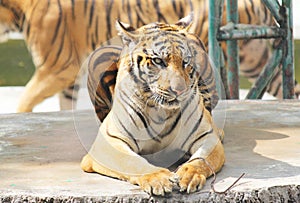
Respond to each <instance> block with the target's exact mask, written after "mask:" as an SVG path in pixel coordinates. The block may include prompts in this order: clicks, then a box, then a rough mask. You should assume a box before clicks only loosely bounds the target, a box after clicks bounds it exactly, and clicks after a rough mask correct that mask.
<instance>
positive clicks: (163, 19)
mask: <svg viewBox="0 0 300 203" xmlns="http://www.w3.org/2000/svg"><path fill="white" fill-rule="evenodd" d="M152 3H153V6H154V7H155V10H156V15H157V21H158V22H164V23H168V22H167V20H166V19H165V17H164V16H163V15H162V14H161V12H160V8H159V2H158V0H152Z"/></svg>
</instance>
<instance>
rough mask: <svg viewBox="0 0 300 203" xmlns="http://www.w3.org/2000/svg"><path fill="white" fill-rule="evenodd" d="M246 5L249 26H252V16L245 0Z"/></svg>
mask: <svg viewBox="0 0 300 203" xmlns="http://www.w3.org/2000/svg"><path fill="white" fill-rule="evenodd" d="M244 5H245V7H244V8H245V12H246V14H247V18H248V23H247V24H251V15H250V12H249V10H248V7H247V3H246V0H244Z"/></svg>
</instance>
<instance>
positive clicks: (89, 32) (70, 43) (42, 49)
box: [0, 0, 300, 112]
mask: <svg viewBox="0 0 300 203" xmlns="http://www.w3.org/2000/svg"><path fill="white" fill-rule="evenodd" d="M238 3H239V20H240V22H241V23H249V24H259V25H262V24H266V25H270V24H273V23H274V22H273V18H272V17H271V15H270V13H269V12H268V11H267V9H266V7H265V6H264V5H263V4H262V3H261V1H260V0H251V1H250V0H249V1H247V0H239V2H238ZM192 11H193V13H194V18H195V21H194V22H193V23H192V25H191V28H190V30H191V31H192V32H194V33H196V34H197V35H198V36H199V37H200V39H201V40H202V41H203V42H204V45H205V46H206V47H207V43H208V0H153V1H150V0H145V1H137V0H122V1H121V0H76V1H75V0H69V1H68V0H47V1H39V0H0V24H1V26H0V28H2V30H3V31H2V32H3V33H7V32H8V31H17V32H21V33H22V34H23V37H24V40H25V42H26V44H27V47H28V49H29V51H30V53H31V55H32V58H33V62H34V64H35V66H36V71H35V73H34V75H33V76H32V78H31V80H30V81H29V82H28V84H27V85H26V88H25V91H24V93H23V95H22V96H21V98H20V101H19V105H18V112H27V111H32V109H33V108H34V106H35V105H37V104H38V103H40V102H41V101H43V100H44V99H45V98H47V97H50V96H52V95H54V94H55V93H60V100H61V102H60V103H61V108H62V109H70V108H71V107H72V102H73V103H74V104H75V103H76V102H75V101H76V94H77V91H78V89H79V84H77V82H76V81H79V80H75V79H76V76H80V75H81V74H82V73H81V72H80V74H79V75H78V73H79V70H80V66H81V65H82V63H83V61H84V60H85V59H86V57H87V56H88V55H89V53H91V52H92V51H93V50H95V48H97V47H99V46H100V45H101V44H102V43H103V42H106V41H109V40H110V39H111V38H112V37H113V36H115V35H116V30H115V29H114V27H113V24H114V21H115V20H116V19H120V20H122V21H123V22H127V23H130V24H131V25H132V26H134V27H140V26H142V25H144V24H147V23H150V22H164V23H174V22H176V21H177V20H178V19H180V18H182V17H184V16H186V15H187V14H188V13H190V12H192ZM223 21H224V22H225V17H224V20H223ZM3 33H0V34H3ZM268 43H269V41H268V40H262V39H260V40H248V41H241V43H240V48H241V50H240V61H241V65H240V71H241V74H243V75H245V76H246V77H247V78H248V79H249V80H250V81H251V82H253V80H255V79H256V78H257V75H258V74H259V73H260V72H261V69H262V67H263V66H264V64H265V63H266V62H267V61H268V59H269V58H270V51H271V49H270V46H269V45H268ZM223 48H225V47H223ZM281 83H282V80H281V73H280V72H279V71H278V72H277V73H276V74H275V76H274V78H273V80H272V82H271V84H270V85H269V87H268V89H267V91H268V92H270V93H271V94H273V95H274V96H277V97H278V98H282V94H281V93H282V89H281ZM73 92H74V94H73V95H72V93H73ZM295 92H296V94H298V95H299V93H300V86H299V85H298V86H297V87H296V89H295ZM72 99H73V100H74V101H72Z"/></svg>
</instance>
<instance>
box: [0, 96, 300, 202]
mask: <svg viewBox="0 0 300 203" xmlns="http://www.w3.org/2000/svg"><path fill="white" fill-rule="evenodd" d="M220 106H223V108H219V109H217V110H216V112H215V113H214V114H215V116H216V117H217V119H219V117H222V116H224V115H225V118H226V120H225V123H224V125H225V141H224V145H225V151H226V157H227V160H226V164H225V166H224V168H223V169H222V171H221V172H220V173H218V174H217V181H216V184H215V188H216V190H217V191H224V190H225V189H227V188H228V187H229V186H230V185H231V184H232V183H233V182H234V181H235V180H236V179H237V178H238V177H239V176H240V175H241V174H242V173H246V176H245V177H244V178H242V179H241V180H240V181H239V182H238V183H237V184H236V185H235V186H234V187H233V188H232V189H231V190H230V191H229V192H227V193H226V194H216V193H213V192H212V191H211V189H210V182H211V181H212V178H210V179H208V181H207V184H206V187H205V188H204V189H203V190H202V191H200V192H198V193H194V194H191V195H183V194H180V193H178V192H174V193H172V195H170V196H169V197H167V198H157V197H150V196H149V195H148V194H146V193H144V192H143V191H141V190H140V189H139V188H138V187H137V186H134V185H131V184H129V183H126V182H122V181H119V180H115V179H111V178H108V177H104V176H100V175H98V174H87V173H84V172H82V171H81V169H80V167H79V163H80V160H81V158H82V156H83V155H84V154H85V153H86V149H87V148H88V147H89V146H90V144H91V143H92V142H93V139H94V138H95V136H96V132H97V125H98V124H97V121H96V120H95V116H94V114H93V112H91V111H88V110H85V111H74V112H72V111H66V112H54V113H28V114H6V115H5V114H4V115H0V120H1V122H0V202H1V203H2V202H156V201H158V202H300V158H299V157H300V102H299V101H282V102H278V101H264V102H263V101H228V102H222V104H221V105H220ZM219 125H222V119H221V120H220V121H219Z"/></svg>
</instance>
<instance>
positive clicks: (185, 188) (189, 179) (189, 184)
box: [176, 163, 206, 193]
mask: <svg viewBox="0 0 300 203" xmlns="http://www.w3.org/2000/svg"><path fill="white" fill-rule="evenodd" d="M176 174H177V176H178V180H179V187H180V192H187V193H192V192H196V191H197V190H200V189H201V188H202V187H203V186H204V184H205V182H206V177H205V175H203V174H202V173H201V172H200V170H198V169H197V168H196V167H195V166H193V165H192V164H190V163H185V164H183V165H182V166H181V167H180V168H179V169H178V170H177V172H176Z"/></svg>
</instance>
